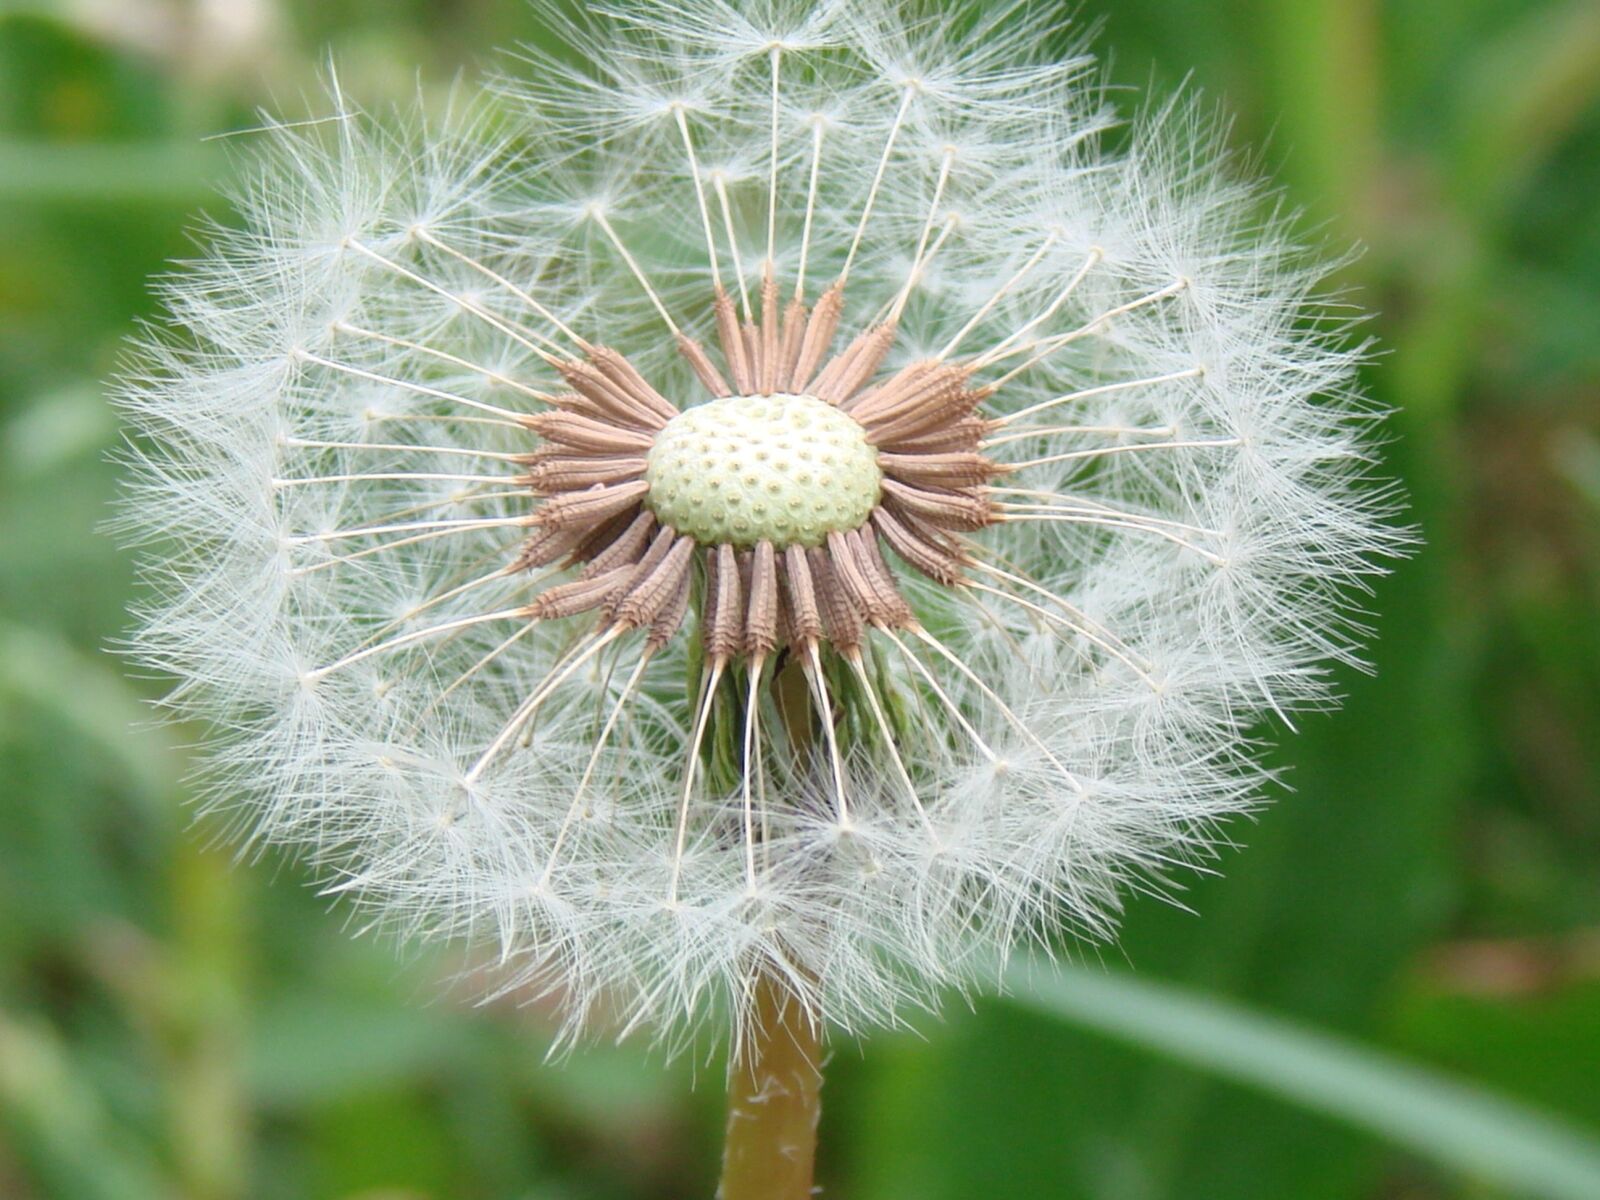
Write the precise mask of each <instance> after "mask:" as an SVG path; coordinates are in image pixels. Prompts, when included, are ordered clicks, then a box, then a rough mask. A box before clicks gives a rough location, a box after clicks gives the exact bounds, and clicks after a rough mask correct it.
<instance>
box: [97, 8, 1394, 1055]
mask: <svg viewBox="0 0 1600 1200" xmlns="http://www.w3.org/2000/svg"><path fill="white" fill-rule="evenodd" d="M551 19H552V23H553V28H555V29H556V30H557V32H558V34H559V35H560V36H562V37H564V38H565V39H566V40H567V41H568V42H569V43H570V44H571V47H572V48H574V49H575V50H576V51H577V53H576V54H573V55H560V54H555V53H553V52H549V51H529V52H528V54H527V58H528V59H529V60H530V61H528V62H525V63H522V64H520V65H519V66H518V67H516V68H515V69H513V70H511V71H509V72H508V74H507V76H506V77H505V78H504V79H503V80H502V81H501V82H500V86H499V88H498V89H497V90H496V92H495V93H494V94H493V95H492V96H490V97H487V98H482V99H479V100H477V101H475V102H471V103H455V104H452V105H451V107H450V110H449V112H448V113H447V114H446V115H445V116H442V117H430V116H423V115H418V114H409V115H408V114H403V113H402V114H388V115H383V114H379V115H369V114H366V113H363V112H360V111H358V110H357V109H355V108H354V106H353V105H351V104H350V103H349V101H348V100H347V99H346V98H345V97H344V96H343V95H342V94H341V93H340V92H338V90H337V88H334V89H333V90H332V103H333V106H334V109H335V118H336V119H334V120H331V121H328V122H323V123H314V124H310V125H297V126H293V127H287V126H285V127H278V128H272V129H269V130H268V132H267V133H265V134H264V135H262V140H261V142H260V144H259V146H258V149H257V152H256V154H255V160H254V161H255V167H254V170H253V171H250V172H247V173H246V174H245V177H244V178H245V182H244V183H243V184H242V185H241V191H240V195H239V196H238V205H239V209H240V212H241V222H240V224H239V226H238V227H237V228H218V229H216V230H214V231H213V233H212V237H211V246H210V248H209V250H208V251H207V252H206V254H205V255H204V257H202V258H200V259H199V260H198V261H196V262H194V263H191V264H189V265H188V266H187V267H186V268H185V269H184V270H183V271H182V272H180V273H178V274H175V275H173V276H172V277H170V278H169V279H168V280H166V281H165V282H164V284H163V288H164V291H165V294H166V298H167V301H168V304H169V308H170V310H171V319H170V323H169V324H170V332H166V333H162V332H156V333H153V334H152V335H151V336H150V337H149V338H147V339H146V342H145V344H144V346H143V349H142V352H141V355H140V357H139V359H138V361H137V362H136V363H135V364H134V365H133V367H132V368H131V369H130V371H129V372H128V375H127V377H126V379H125V381H124V383H123V385H122V387H121V399H122V403H123V406H124V410H125V411H126V413H127V415H128V417H129V420H130V422H131V424H132V425H133V426H134V429H135V433H136V437H135V439H134V442H133V445H134V449H132V450H131V451H130V452H129V457H130V460H131V462H130V466H131V475H132V478H133V483H132V485H131V493H130V497H129V501H128V505H127V509H126V516H125V518H124V521H123V526H124V528H125V530H126V531H127V533H128V535H129V537H130V538H131V539H132V540H135V541H137V542H139V543H140V544H141V545H142V546H144V548H145V555H146V558H145V566H144V571H145V577H146V580H147V583H148V591H147V599H146V601H145V602H144V603H143V604H142V606H141V609H140V611H139V614H138V619H139V627H138V630H137V632H136V634H135V635H134V638H133V642H132V651H133V652H134V653H135V654H136V655H137V656H138V657H139V658H140V659H141V660H142V661H143V662H145V663H148V664H151V665H154V666H156V667H158V668H160V669H162V670H164V671H166V672H169V673H170V674H171V675H172V676H173V677H174V678H175V680H176V681H177V682H176V684H175V686H174V688H173V690H172V693H171V695H170V697H169V698H168V701H167V704H168V707H169V709H170V711H171V712H172V713H173V714H174V715H175V716H178V717H183V718H192V719H199V720H203V721H205V722H208V723H209V724H210V727H211V728H212V729H213V730H214V736H213V737H212V739H211V740H210V743H209V748H208V756H207V765H208V768H209V776H208V778H209V783H210V787H209V791H208V793H207V795H208V799H209V802H210V804H211V805H212V806H213V807H214V808H217V809H220V810H223V811H224V812H225V813H226V814H227V815H228V817H229V818H230V819H231V820H232V821H233V822H234V823H235V825H236V827H237V828H238V830H239V831H240V833H241V835H242V836H245V837H249V838H254V839H257V840H258V841H260V842H263V843H277V844H282V845H285V846H288V847H290V848H292V849H294V850H296V851H298V852H299V853H301V854H303V855H304V856H305V857H306V858H307V859H308V860H309V861H310V862H311V863H312V864H313V865H314V866H315V867H316V868H317V869H318V870H319V871H321V872H322V873H323V874H324V877H325V878H326V880H327V883H328V887H329V889H330V891H332V892H336V893H338V894H340V895H342V896H345V897H348V898H349V900H350V901H351V902H353V903H356V904H358V905H361V906H363V908H364V909H365V910H366V911H367V912H368V913H370V914H371V916H372V918H373V920H372V922H371V923H373V924H377V925H380V926H384V927H387V928H389V929H391V930H393V931H394V932H396V933H398V934H399V935H401V936H409V937H427V938H459V939H462V940H464V941H466V942H467V943H468V944H470V945H472V946H475V947H479V948H481V953H482V955H484V956H485V960H486V963H487V965H486V967H485V972H486V977H488V978H491V979H492V980H493V982H492V983H491V984H490V985H489V986H490V988H491V989H492V990H494V991H495V992H496V993H501V992H504V993H515V994H516V995H518V996H519V997H521V998H524V999H546V1000H548V1001H550V1002H551V1003H553V1004H554V1005H555V1006H556V1008H557V1009H559V1011H561V1012H563V1013H564V1014H565V1015H566V1018H567V1025H566V1027H565V1028H566V1032H567V1033H568V1035H570V1036H573V1037H576V1036H578V1035H580V1034H582V1033H585V1032H595V1031H598V1030H599V1029H601V1028H602V1027H603V1028H605V1029H607V1030H608V1031H609V1032H613V1033H615V1032H628V1031H631V1030H633V1029H649V1030H651V1031H653V1032H654V1033H655V1034H656V1035H658V1036H660V1037H663V1038H665V1039H666V1040H667V1041H668V1044H669V1045H678V1044H681V1043H682V1040H683V1039H685V1038H687V1037H689V1036H691V1034H692V1031H694V1030H695V1029H696V1028H698V1025H699V1022H700V1020H701V1019H703V1018H705V1017H706V1016H707V1015H708V1014H710V1013H712V1012H716V1011H718V1010H719V1009H731V1010H732V1012H733V1015H734V1018H735V1021H736V1022H737V1020H738V1019H739V1017H740V1013H741V1006H742V1005H744V1004H745V1003H747V1002H748V996H749V988H748V986H747V981H748V980H749V978H750V977H751V975H752V974H753V973H756V972H766V973H768V974H771V975H773V976H775V977H777V978H780V979H782V980H783V981H784V983H785V986H786V987H787V988H788V989H789V990H790V991H791V992H792V993H793V994H794V996H795V997H796V998H797V999H798V1000H799V1001H800V1003H801V1004H802V1005H803V1006H804V1007H805V1008H806V1010H807V1011H808V1012H810V1013H811V1014H812V1015H814V1016H816V1017H818V1018H821V1019H824V1020H826V1021H828V1022H830V1023H831V1024H833V1025H834V1026H836V1027H838V1028H842V1029H845V1030H860V1029H866V1028H869V1027H872V1026H874V1025H878V1024H884V1023H895V1022H898V1021H901V1020H903V1019H904V1018H905V1015H906V1013H907V1012H908V1011H909V1010H911V1009H914V1008H916V1007H919V1006H928V1005H932V1004H934V1003H936V1002H937V999H938V997H939V996H940V995H941V994H942V992H943V991H944V990H945V989H947V988H950V987H958V988H959V987H965V986H969V985H972V984H974V983H975V982H978V973H979V972H980V971H981V970H982V968H983V966H984V964H992V963H993V962H994V961H995V960H996V959H997V958H1003V956H1004V954H1005V952H1006V951H1007V950H1008V949H1009V948H1010V947H1011V946H1013V945H1016V944H1019V943H1022V942H1028V941H1035V940H1040V939H1049V938H1052V937H1054V936H1055V935H1057V934H1060V933H1062V932H1065V933H1067V934H1071V935H1076V936H1079V937H1082V938H1087V939H1103V938H1108V937H1111V936H1114V931H1115V926H1116V922H1117V918H1118V916H1119V914H1120V912H1121V910H1122V906H1123V904H1124V903H1125V898H1126V897H1127V896H1128V895H1129V894H1130V893H1133V892H1148V893H1153V894H1156V895H1166V894H1168V892H1169V890H1170V887H1171V886H1172V885H1171V884H1170V883H1169V882H1168V881H1169V880H1170V879H1171V878H1172V876H1173V874H1174V873H1175V872H1177V871H1178V870H1180V869H1181V868H1183V867H1184V866H1186V865H1190V864H1194V863H1196V862H1197V861H1202V860H1205V859H1207V858H1209V857H1210V856H1212V855H1213V854H1214V853H1215V848H1216V846H1217V844H1218V842H1219V839H1220V837H1221V834H1220V829H1221V826H1222V823H1223V822H1224V821H1225V820H1226V819H1227V818H1229V817H1230V816H1233V815H1236V814H1238V813H1241V812H1244V811H1248V810H1249V809H1250V808H1252V807H1253V806H1254V805H1255V804H1256V803H1257V802H1258V798H1259V796H1260V794H1261V791H1262V787H1263V784H1265V783H1266V782H1267V776H1266V774H1265V772H1264V771H1263V770H1262V768H1261V767H1260V766H1259V765H1258V764H1257V762H1256V760H1255V759H1256V753H1257V749H1258V738H1257V736H1256V722H1257V721H1258V720H1259V719H1261V718H1263V717H1266V716H1273V717H1276V718H1287V717H1289V715H1290V714H1292V713H1293V712H1294V711H1295V710H1298V709H1304V708H1307V707H1316V706H1322V705H1326V704H1327V703H1328V702H1329V677H1328V668H1329V666H1330V665H1332V664H1334V663H1340V662H1344V663H1359V656H1360V643H1361V640H1362V636H1363V633H1364V631H1363V629H1362V628H1361V626H1360V625H1359V623H1358V622H1356V621H1354V620H1353V619H1352V617H1351V614H1350V608H1349V603H1348V600H1347V597H1348V595H1349V594H1350V593H1351V592H1352V590H1353V589H1359V588H1360V587H1362V586H1363V583H1364V581H1365V580H1366V578H1367V577H1368V576H1370V575H1371V574H1372V573H1373V572H1374V571H1375V570H1376V569H1377V564H1378V562H1379V561H1380V560H1381V559H1382V557H1383V556H1385V555H1387V554H1392V553H1394V552H1396V551H1397V550H1399V549H1401V548H1403V546H1404V544H1405V535H1404V534H1403V533H1401V532H1398V531H1396V530H1395V529H1394V528H1392V527H1391V526H1390V525H1388V524H1387V523H1386V518H1388V517H1389V516H1391V514H1392V513H1393V510H1394V508H1395V499H1394V497H1393V495H1392V493H1391V492H1390V491H1389V490H1388V489H1386V488H1385V487H1383V486H1382V485H1373V484H1370V483H1368V482H1367V477H1368V475H1369V474H1370V473H1371V470H1372V466H1371V463H1372V454H1371V450H1370V442H1371V436H1370V434H1371V426H1372V424H1373V422H1374V419H1375V415H1374V414H1373V413H1372V411H1371V410H1370V408H1369V407H1368V406H1367V405H1366V404H1365V403H1364V401H1363V400H1362V398H1361V396H1360V394H1359V392H1358V390H1357V388H1356V385H1355V374H1354V373H1355V370H1356V367H1357V365H1358V364H1359V362H1360V361H1361V357H1362V353H1363V347H1362V346H1361V345H1360V344H1359V343H1355V342H1353V341H1352V339H1351V337H1350V329H1349V326H1350V323H1351V322H1350V317H1349V315H1348V314H1345V313H1343V312H1341V310H1338V309H1336V308H1333V307H1332V306H1330V305H1327V304H1325V303H1324V302H1323V301H1322V300H1320V299H1319V293H1318V287H1319V281H1320V280H1321V279H1322V278H1323V276H1324V275H1325V274H1326V271H1327V269H1328V266H1329V264H1327V263H1325V262H1323V261H1322V260H1320V259H1319V257H1318V256H1317V255H1316V254H1314V253H1310V252H1308V251H1306V250H1305V249H1303V248H1302V247H1300V246H1299V245H1297V244H1296V242H1295V241H1294V239H1293V237H1292V236H1291V232H1290V224H1291V223H1290V221H1289V219H1288V218H1287V217H1285V216H1284V215H1282V214H1281V213H1279V212H1277V211H1276V210H1275V209H1274V207H1273V205H1272V202H1271V198H1270V194H1269V193H1265V192H1264V191H1263V189H1262V188H1261V187H1260V186H1259V185H1258V184H1256V183H1253V182H1251V181H1250V180H1249V179H1248V178H1247V177H1246V176H1245V174H1244V173H1243V172H1242V171H1241V170H1240V169H1239V167H1238V165H1237V164H1236V163H1234V162H1233V161H1232V159H1231V158H1230V156H1229V155H1228V154H1227V153H1226V152H1225V151H1224V150H1223V149H1222V143H1221V133H1220V130H1219V127H1218V125H1217V123H1216V122H1215V121H1214V120H1213V119H1212V118H1210V117H1209V116H1208V115H1207V114H1206V110H1205V109H1204V107H1203V106H1202V105H1200V104H1199V103H1197V102H1195V101H1193V100H1187V99H1184V100H1177V101H1173V102H1171V103H1168V104H1166V105H1162V106H1156V107H1153V108H1150V109H1148V110H1146V111H1143V112H1141V113H1139V114H1137V115H1136V116H1135V117H1133V118H1132V119H1131V121H1130V122H1129V126H1130V128H1129V132H1128V136H1127V137H1126V138H1119V143H1118V144H1119V146H1121V147H1123V148H1119V149H1112V148H1110V147H1108V145H1107V144H1106V142H1105V139H1104V137H1103V135H1104V134H1105V132H1106V131H1107V130H1108V129H1109V128H1110V127H1111V126H1112V125H1113V124H1115V123H1116V122H1117V121H1119V120H1121V118H1120V117H1118V116H1117V114H1115V113H1114V112H1113V111H1112V109H1111V107H1110V106H1109V104H1108V102H1107V99H1106V95H1105V91H1104V89H1103V87H1102V86H1101V85H1100V84H1099V83H1097V82H1096V75H1095V68H1094V67H1093V64H1092V62H1091V60H1090V59H1089V58H1088V57H1087V56H1086V55H1084V54H1082V53H1080V52H1078V51H1077V50H1072V51H1070V52H1069V53H1067V54H1065V55H1060V56H1051V55H1049V54H1048V53H1047V52H1046V50H1045V47H1046V46H1047V45H1048V44H1049V42H1050V40H1051V39H1050V38H1047V37H1046V36H1044V35H1045V32H1046V30H1045V20H1046V18H1045V17H1044V16H1042V15H1040V14H1039V13H1037V12H1034V11H1033V10H1030V9H1028V8H1026V7H1012V8H1005V9H1002V10H993V11H991V10H988V9H984V8H982V7H981V6H974V7H972V8H971V9H970V10H966V9H963V10H961V11H960V12H952V11H950V10H948V9H943V10H941V12H940V13H939V14H936V15H923V16H916V15H912V14H911V13H910V10H908V9H905V8H902V7H899V6H894V5H889V4H884V3H879V2H878V0H868V2H867V3H863V4H852V5H849V6H844V5H836V4H829V3H823V4H808V3H804V2H801V0H792V2H791V0H771V2H770V3H763V4H760V5H756V6H754V7H751V6H744V5H740V6H733V5H730V4H726V3H722V2H720V0H671V2H668V0H663V2H661V3H637V4H628V5H625V6H623V7H622V8H621V9H620V10H619V11H617V12H612V13H601V14H597V15H594V16H592V17H591V18H589V19H587V20H586V21H585V22H584V23H577V24H573V23H566V22H565V20H564V19H562V18H556V17H554V16H552V18H551ZM956 29H964V30H965V32H964V33H963V34H962V36H960V37H959V38H958V37H956V36H955V34H953V33H952V32H951V31H952V30H956ZM579 63H581V64H583V65H581V66H580V65H575V64H579Z"/></svg>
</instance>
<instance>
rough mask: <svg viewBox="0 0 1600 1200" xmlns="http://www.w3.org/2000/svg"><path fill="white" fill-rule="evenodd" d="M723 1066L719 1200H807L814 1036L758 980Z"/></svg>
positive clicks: (817, 1086)
mask: <svg viewBox="0 0 1600 1200" xmlns="http://www.w3.org/2000/svg"><path fill="white" fill-rule="evenodd" d="M736 1050H737V1053H736V1054H735V1055H734V1056H733V1059H732V1061H731V1062H730V1063H729V1064H728V1122H727V1132H726V1140H725V1142H724V1144H723V1152H722V1183H721V1186H720V1187H719V1188H718V1190H717V1195H718V1197H720V1200H809V1198H810V1196H811V1183H812V1165H813V1162H814V1160H815V1157H816V1150H817V1120H818V1118H819V1117H820V1116H821V1115H822V1037H821V1029H820V1028H819V1027H818V1025H817V1024H816V1023H815V1022H813V1021H812V1020H811V1018H810V1017H808V1016H807V1015H806V1013H805V1012H804V1010H803V1009H802V1008H801V1006H800V1005H799V1004H798V1003H797V1002H796V1001H795V999H794V997H793V995H792V994H791V993H790V991H789V989H788V988H786V987H785V986H784V985H783V984H782V983H781V982H779V981H778V980H776V979H774V978H773V977H772V976H771V975H770V974H769V973H767V972H763V973H762V974H761V976H760V978H758V979H757V980H756V983H755V1002H754V1004H753V1006H752V1010H751V1016H750V1020H749V1023H748V1024H747V1026H746V1028H745V1032H744V1036H743V1037H742V1038H741V1039H740V1042H739V1045H738V1046H737V1047H736Z"/></svg>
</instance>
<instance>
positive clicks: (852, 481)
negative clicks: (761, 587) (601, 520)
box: [645, 395, 883, 550]
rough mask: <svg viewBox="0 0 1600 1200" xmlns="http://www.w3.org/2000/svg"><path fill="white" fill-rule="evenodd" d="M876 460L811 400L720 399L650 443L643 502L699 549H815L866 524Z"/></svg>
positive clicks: (859, 437) (877, 475) (862, 441)
mask: <svg viewBox="0 0 1600 1200" xmlns="http://www.w3.org/2000/svg"><path fill="white" fill-rule="evenodd" d="M877 458H878V454H877V451H876V450H874V449H873V447H872V446H871V445H869V444H868V442H867V438H866V431H865V430H863V429H862V428H861V426H860V425H859V424H857V423H856V422H855V421H853V420H852V419H851V418H850V417H848V416H846V415H845V414H844V413H842V412H840V411H839V410H838V409H836V408H834V407H832V406H831V405H828V404H825V403H823V402H822V401H821V400H818V399H817V398H816V397H815V396H804V395H775V396H727V397H724V398H722V399H718V400H712V401H710V402H708V403H706V404H701V405H698V406H696V407H694V408H691V409H688V410H687V411H685V412H683V413H680V414H679V415H678V416H676V417H674V418H673V419H672V420H671V421H669V422H667V424H666V427H665V428H663V429H662V430H661V432H660V433H659V434H657V435H656V441H655V445H654V446H653V447H652V448H651V450H650V453H649V455H648V461H649V464H650V465H649V467H648V468H647V469H646V471H645V482H647V483H648V484H649V485H650V491H649V494H648V498H647V501H646V502H647V504H648V506H649V507H650V509H651V510H652V511H653V512H654V513H655V514H656V517H657V518H658V519H659V520H660V521H662V522H663V523H664V524H667V525H671V526H672V527H673V528H674V529H676V530H678V532H680V533H683V534H687V535H688V536H690V537H692V538H694V539H695V540H696V541H698V542H700V543H702V544H705V545H716V544H717V543H720V542H731V543H732V544H733V545H735V546H737V547H739V548H740V549H749V548H750V547H752V546H754V545H755V544H756V543H757V542H763V541H767V542H771V543H772V545H773V547H774V549H777V550H783V549H786V548H788V547H789V546H795V545H798V546H805V547H811V546H820V545H821V544H822V543H823V542H824V541H826V540H827V537H828V534H830V533H834V532H844V531H847V530H851V529H856V528H859V527H860V526H861V525H862V524H863V523H864V522H865V521H866V519H867V518H868V517H869V516H870V515H871V514H872V510H873V508H874V507H876V505H877V503H878V495H879V491H880V485H881V483H882V480H883V472H882V471H881V470H880V469H879V467H878V462H877Z"/></svg>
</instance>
